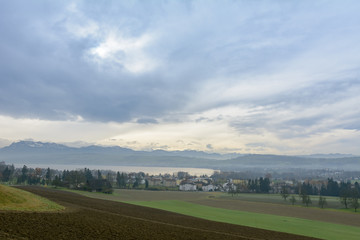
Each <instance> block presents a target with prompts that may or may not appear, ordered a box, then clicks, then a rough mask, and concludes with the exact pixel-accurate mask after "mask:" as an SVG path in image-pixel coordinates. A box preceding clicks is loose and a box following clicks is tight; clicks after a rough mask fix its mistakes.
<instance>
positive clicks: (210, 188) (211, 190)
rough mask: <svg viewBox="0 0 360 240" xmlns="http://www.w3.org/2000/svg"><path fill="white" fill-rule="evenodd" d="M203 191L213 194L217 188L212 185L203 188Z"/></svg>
mask: <svg viewBox="0 0 360 240" xmlns="http://www.w3.org/2000/svg"><path fill="white" fill-rule="evenodd" d="M202 190H203V191H204V192H213V191H215V186H214V185H212V184H209V185H204V186H202Z"/></svg>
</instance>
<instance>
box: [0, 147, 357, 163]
mask: <svg viewBox="0 0 360 240" xmlns="http://www.w3.org/2000/svg"><path fill="white" fill-rule="evenodd" d="M316 156H319V157H316ZM0 161H5V162H6V163H17V164H69V165H71V164H79V165H82V164H83V165H85V166H90V165H119V166H152V167H195V168H196V167H198V168H212V169H220V170H242V169H246V168H269V169H285V168H311V169H324V168H331V169H344V170H359V169H360V157H358V156H352V155H341V154H329V155H324V154H318V155H309V156H284V155H260V154H237V153H233V154H218V153H206V152H201V151H189V150H186V151H164V150H154V151H149V152H148V151H134V150H132V149H128V148H122V147H118V146H115V147H103V146H94V145H93V146H88V147H81V148H74V147H68V146H65V145H62V144H57V143H48V142H34V141H20V142H15V143H12V144H11V145H10V146H7V147H4V148H1V149H0Z"/></svg>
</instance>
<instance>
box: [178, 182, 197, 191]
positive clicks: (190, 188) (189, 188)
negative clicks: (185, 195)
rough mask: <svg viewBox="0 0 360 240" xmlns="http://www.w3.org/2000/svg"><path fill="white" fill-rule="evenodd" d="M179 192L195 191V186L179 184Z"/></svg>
mask: <svg viewBox="0 0 360 240" xmlns="http://www.w3.org/2000/svg"><path fill="white" fill-rule="evenodd" d="M179 190H180V191H196V184H193V183H185V184H180V186H179Z"/></svg>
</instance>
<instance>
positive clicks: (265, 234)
mask: <svg viewBox="0 0 360 240" xmlns="http://www.w3.org/2000/svg"><path fill="white" fill-rule="evenodd" d="M22 188H23V189H25V190H28V191H30V192H32V193H35V194H38V195H40V196H42V197H46V198H48V199H49V200H52V201H55V202H57V203H58V204H61V205H62V206H65V207H66V210H65V211H61V212H53V213H51V212H14V211H10V212H9V211H1V212H0V237H1V238H10V237H11V238H12V239H14V238H15V239H25V238H26V239H66V238H68V239H307V238H306V237H303V236H297V235H291V234H286V233H281V232H275V231H268V230H262V229H256V228H251V227H246V226H240V225H233V224H228V223H220V222H215V221H208V220H205V219H199V218H194V217H191V216H186V215H182V214H176V213H172V212H168V211H162V210H159V209H154V208H146V207H142V206H136V205H131V204H126V203H119V202H114V201H106V200H101V199H94V198H88V197H85V196H81V195H79V194H75V193H72V192H66V191H59V190H55V189H51V188H42V187H30V186H27V187H22ZM115 197H116V196H115ZM309 239H310V238H309Z"/></svg>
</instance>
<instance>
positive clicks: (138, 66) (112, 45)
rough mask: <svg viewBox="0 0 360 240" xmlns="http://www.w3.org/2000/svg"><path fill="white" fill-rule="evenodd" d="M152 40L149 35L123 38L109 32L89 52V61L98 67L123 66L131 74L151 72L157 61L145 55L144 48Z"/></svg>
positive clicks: (113, 32)
mask: <svg viewBox="0 0 360 240" xmlns="http://www.w3.org/2000/svg"><path fill="white" fill-rule="evenodd" d="M152 40H153V37H152V36H151V35H149V34H144V35H142V36H140V37H137V38H136V37H125V36H122V35H121V34H119V33H116V32H115V31H111V32H110V33H109V34H107V36H106V37H105V38H104V40H103V41H101V42H100V44H99V45H98V46H96V47H94V48H92V49H90V50H89V52H88V54H89V57H90V59H92V60H95V61H96V62H97V63H98V64H99V65H103V64H108V63H110V64H111V63H116V64H119V65H122V66H124V68H125V69H126V70H128V71H130V72H131V73H143V72H147V71H151V70H153V69H154V68H155V67H156V66H157V64H158V63H157V60H156V59H152V58H151V57H150V56H148V54H147V53H146V48H147V47H149V44H150V43H151V41H152Z"/></svg>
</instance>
